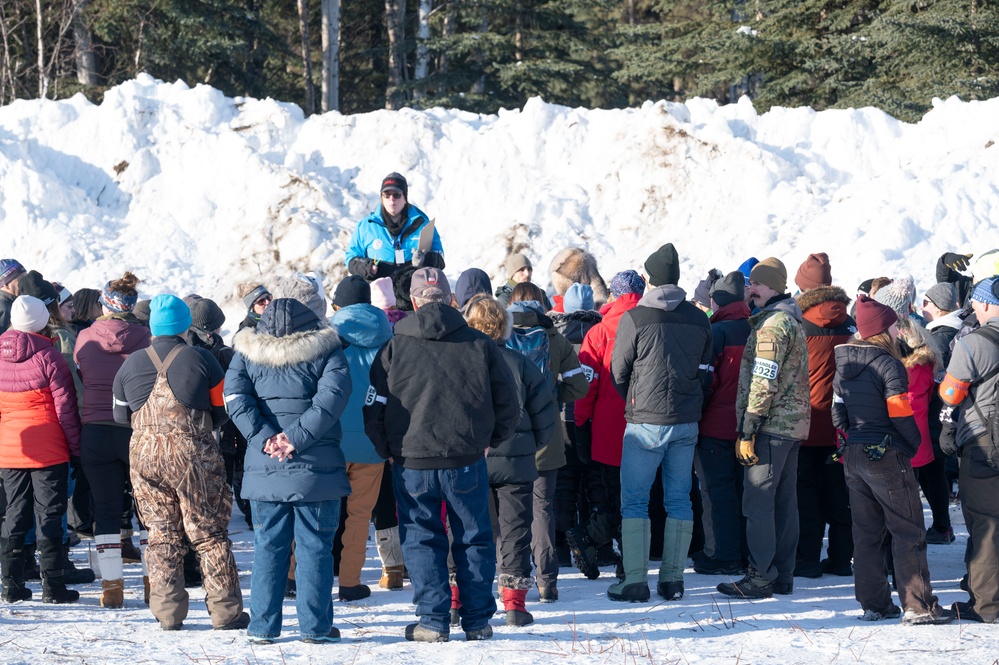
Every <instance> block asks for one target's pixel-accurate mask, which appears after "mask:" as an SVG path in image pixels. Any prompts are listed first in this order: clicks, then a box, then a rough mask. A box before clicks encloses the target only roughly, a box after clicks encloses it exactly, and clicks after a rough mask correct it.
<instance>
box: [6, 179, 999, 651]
mask: <svg viewBox="0 0 999 665" xmlns="http://www.w3.org/2000/svg"><path fill="white" fill-rule="evenodd" d="M408 195H409V187H408V183H407V181H406V179H405V177H403V176H402V175H400V174H398V173H392V174H389V175H388V176H386V178H385V179H383V181H382V184H381V189H380V196H381V206H380V207H379V208H378V209H377V210H375V211H374V212H373V213H372V214H371V215H370V216H368V217H367V218H366V219H364V220H363V221H362V222H360V223H359V224H358V225H357V228H356V230H355V234H354V238H353V239H352V241H351V243H350V246H349V248H348V250H347V272H348V274H347V276H346V277H345V278H344V279H342V280H341V281H339V282H338V283H336V284H335V285H333V286H332V288H331V289H329V291H328V292H329V299H327V295H326V294H327V290H326V288H325V287H324V280H323V278H322V277H321V275H319V274H318V273H301V272H298V273H294V274H292V275H288V276H285V277H283V278H281V279H278V280H276V281H275V282H274V283H273V284H270V283H268V284H265V283H246V284H241V285H239V286H238V288H237V294H238V297H239V298H240V299H241V300H242V303H243V305H244V306H245V307H246V317H245V318H244V320H243V321H242V322H241V323H240V324H239V330H238V332H237V333H236V334H235V335H234V337H233V338H232V345H231V346H227V345H226V344H225V343H224V341H223V340H222V338H221V336H220V331H221V329H222V328H223V326H224V324H225V316H224V314H223V313H222V310H221V308H220V307H219V306H218V305H217V304H216V303H215V302H214V301H213V300H211V299H209V298H204V297H201V296H199V295H196V294H191V295H187V296H186V297H184V298H181V297H179V296H178V295H175V294H161V295H156V296H155V297H153V298H152V299H150V300H140V299H139V284H140V281H139V279H138V278H137V277H136V276H135V275H134V274H132V273H131V272H126V273H125V274H124V275H123V276H121V277H118V278H115V279H112V280H110V281H109V282H107V284H105V286H104V287H103V288H102V289H92V288H83V289H80V290H79V291H76V292H75V293H71V292H70V291H69V289H68V288H66V287H65V286H63V285H61V284H60V283H58V282H53V281H49V280H46V279H45V278H44V276H43V275H42V274H40V273H39V272H38V271H36V270H26V269H25V267H23V266H22V265H21V263H19V262H18V261H17V260H15V259H2V260H0V332H2V334H0V479H2V484H3V491H2V492H0V501H2V506H0V509H2V514H3V526H2V532H0V536H2V541H0V568H2V583H3V592H2V598H3V601H5V602H19V601H27V600H31V599H32V597H33V592H32V590H31V589H30V588H29V587H28V584H27V582H28V581H29V580H32V579H40V580H41V588H42V601H43V602H46V603H72V602H75V601H77V600H78V598H79V593H78V592H77V591H75V590H73V589H70V588H69V587H70V586H73V585H77V584H88V583H92V582H94V581H95V578H96V575H95V571H93V570H89V569H80V568H77V567H76V566H75V565H74V564H73V562H72V561H71V559H70V558H69V554H68V553H69V548H70V547H71V546H72V544H73V543H74V540H76V539H78V538H80V537H87V538H93V540H94V546H95V549H96V552H97V557H96V561H97V567H98V571H97V572H98V573H99V576H100V579H101V595H100V604H101V606H102V607H106V608H118V607H122V605H123V602H124V581H123V578H124V575H123V565H131V564H136V565H141V566H142V570H143V581H144V588H143V598H144V600H145V602H146V603H147V604H148V605H149V608H150V611H151V612H152V614H153V616H154V617H155V618H156V620H157V621H158V622H159V625H160V627H161V628H162V629H163V630H178V629H181V628H182V627H183V622H184V620H185V619H186V617H187V615H188V609H189V608H188V605H189V603H188V594H187V591H186V588H188V587H191V586H195V585H203V586H204V589H205V592H206V604H207V607H208V611H209V614H210V616H211V622H212V626H213V628H215V629H216V630H235V629H244V628H245V629H246V631H247V636H248V638H249V639H250V640H251V642H254V643H257V644H269V643H272V642H273V641H274V640H275V639H276V638H277V637H279V636H280V635H281V632H282V608H283V604H284V602H285V599H286V598H294V602H295V606H296V610H297V617H298V627H299V636H300V638H301V639H302V640H303V641H305V642H310V643H317V644H321V643H329V642H337V641H339V639H340V632H339V630H338V629H337V627H336V626H335V625H334V617H333V612H334V605H333V600H334V596H333V589H334V585H335V584H336V585H337V590H336V594H337V598H338V599H339V600H340V601H345V602H351V601H358V600H362V599H364V598H367V597H368V596H370V594H371V589H370V587H369V586H368V585H367V584H365V583H364V580H363V579H362V576H363V564H364V561H365V557H366V551H367V542H368V539H369V533H370V530H371V524H372V522H373V523H374V537H375V544H376V547H377V551H378V555H379V558H380V559H381V563H382V574H381V577H380V579H379V580H378V582H377V583H378V585H379V586H381V587H382V588H385V589H392V590H398V589H403V588H404V587H405V579H406V578H408V579H409V582H410V584H411V587H412V592H413V601H414V603H415V606H416V615H417V621H416V622H414V623H412V624H410V625H409V626H407V627H406V629H405V638H406V639H408V640H413V641H420V642H442V641H447V640H448V639H450V635H451V632H452V628H454V627H460V628H461V630H462V631H463V632H464V634H465V638H466V639H467V640H483V639H489V638H490V637H491V636H492V628H491V627H490V623H489V622H490V620H491V619H492V618H493V616H494V614H495V613H496V611H497V604H496V600H497V598H498V599H500V600H501V602H502V604H503V610H504V612H505V621H506V624H507V625H510V626H525V625H529V624H531V623H532V622H533V616H532V614H531V613H530V611H529V609H528V598H529V596H528V594H529V593H530V592H531V591H532V590H533V589H535V588H536V589H537V596H536V598H537V599H538V601H540V602H541V603H554V602H557V601H558V599H559V593H558V576H559V571H560V569H566V568H578V570H579V571H580V572H582V573H583V575H584V576H585V577H587V578H588V579H591V580H595V579H597V578H599V577H600V575H601V574H602V571H601V567H604V568H608V567H613V568H614V573H613V574H614V576H615V577H616V578H617V579H616V580H615V581H614V583H613V584H611V585H610V586H609V587H608V588H607V591H606V595H607V598H608V600H610V601H628V602H639V603H642V602H648V601H649V599H650V597H651V592H650V588H649V585H648V573H649V566H650V562H651V561H653V560H658V561H659V564H658V578H657V583H656V587H655V589H656V592H657V594H658V595H659V596H660V597H661V598H663V599H664V600H665V601H668V602H678V601H681V600H682V599H683V597H684V591H685V590H684V575H685V570H687V569H688V568H691V567H692V569H693V571H694V572H695V573H697V574H701V575H719V576H724V577H727V578H728V579H729V580H730V581H727V582H722V583H720V584H718V586H717V589H718V591H719V592H720V593H722V594H726V595H728V596H733V597H736V598H749V599H753V598H768V597H770V596H772V595H773V594H783V595H788V594H792V593H793V592H794V579H795V577H808V578H814V577H821V576H823V575H835V576H843V577H850V576H852V577H854V580H855V588H856V598H857V601H858V602H859V603H860V606H861V610H862V614H861V615H860V618H861V619H862V620H864V621H879V620H886V619H895V618H899V617H901V621H902V623H904V624H909V625H919V624H939V623H946V622H949V621H952V620H954V619H955V618H960V619H962V620H967V621H978V622H983V623H995V622H996V620H997V613H999V575H997V573H996V571H997V570H999V445H997V443H999V412H997V410H996V400H997V398H999V250H993V251H990V252H986V253H984V254H981V255H979V256H977V257H976V256H974V255H972V254H966V255H964V254H956V253H947V254H945V255H943V256H942V257H940V260H939V262H938V265H937V273H936V274H937V283H935V284H933V285H930V287H929V288H927V289H926V290H925V292H924V293H925V295H924V297H923V298H922V300H921V305H922V306H921V307H919V306H918V303H919V302H920V301H919V300H918V299H917V293H918V292H917V290H916V287H915V284H914V282H913V280H912V278H911V277H909V276H907V275H900V276H893V277H887V276H886V277H875V278H872V279H870V280H867V281H865V282H864V283H862V284H861V285H860V286H859V287H858V289H857V294H856V298H855V299H854V298H851V297H850V296H849V295H848V294H847V292H846V291H845V290H844V289H843V288H841V287H839V286H835V285H834V284H833V279H832V270H831V266H830V262H829V257H828V256H827V255H826V254H824V253H816V254H812V255H810V256H809V257H808V258H807V259H806V260H805V261H804V262H803V263H802V264H801V266H800V267H799V268H798V270H797V273H796V274H795V275H794V278H793V285H794V286H795V287H797V289H796V293H795V294H794V295H792V293H791V289H790V288H789V286H790V285H789V283H788V272H787V270H786V268H785V265H784V264H783V263H782V262H781V260H780V259H779V258H776V257H768V258H765V259H763V260H762V261H758V260H756V259H755V258H751V259H748V260H747V261H746V262H745V263H743V264H742V265H741V266H739V268H738V269H736V270H732V271H729V272H727V273H726V272H723V271H720V270H717V269H712V270H711V271H709V272H708V275H707V277H706V278H705V279H703V280H701V282H700V283H699V284H698V287H697V288H696V289H695V290H694V293H693V295H692V296H690V295H688V294H687V293H686V292H685V291H684V290H683V289H681V288H680V287H679V286H678V282H679V280H680V266H681V260H680V257H679V255H678V252H677V248H676V247H675V246H674V245H673V244H672V243H668V244H665V245H663V246H662V247H660V248H659V249H657V250H656V251H654V252H652V253H651V254H650V255H649V256H648V257H647V258H645V260H644V261H642V262H641V263H640V265H636V266H635V268H634V269H631V270H625V271H622V272H619V273H617V274H616V275H614V276H613V278H612V279H610V281H609V282H605V281H604V279H603V278H602V277H601V276H600V274H599V272H598V270H597V265H596V261H595V260H594V259H593V257H592V256H591V255H590V254H588V253H587V252H586V251H585V249H581V248H567V249H566V250H564V251H562V252H559V253H558V254H557V255H556V256H555V257H554V259H553V261H552V263H551V267H550V279H551V283H552V285H553V292H551V293H546V292H545V291H544V290H542V289H541V288H540V287H539V286H537V285H536V284H535V283H534V281H533V277H534V267H533V265H532V263H531V261H530V258H529V257H528V256H527V255H525V254H523V253H519V252H517V253H512V254H511V255H510V256H509V257H508V259H507V261H506V273H507V277H508V279H507V281H506V282H504V283H502V284H500V285H498V287H497V288H495V290H494V289H493V285H492V284H491V282H490V278H489V275H488V274H487V273H486V272H485V271H484V270H482V269H480V268H476V267H469V268H467V269H465V270H464V271H462V272H461V273H460V276H458V278H457V280H456V281H455V282H454V286H452V283H451V281H449V280H448V278H447V277H446V275H445V273H444V268H445V261H444V248H443V245H442V243H441V238H440V236H439V234H438V232H437V231H436V229H434V226H433V220H431V219H429V218H428V217H427V215H426V214H425V213H423V212H422V211H421V210H419V209H418V208H417V207H416V206H414V205H411V204H410V203H409V200H408ZM330 308H331V309H332V312H331V311H329V310H330ZM331 313H332V316H330V314H331ZM954 482H957V483H958V487H959V493H960V500H961V507H962V510H963V512H964V516H965V522H966V525H967V527H968V532H969V539H968V546H967V548H966V552H965V554H964V559H965V562H966V563H967V575H966V576H965V579H964V580H963V581H962V588H963V589H965V590H966V591H968V594H969V598H968V600H967V601H965V602H959V603H955V604H954V605H953V606H952V607H951V608H944V607H941V606H940V605H939V603H938V602H937V598H936V597H935V596H934V595H933V591H932V588H931V583H930V571H929V568H928V565H927V557H926V545H927V543H935V544H949V543H952V542H953V541H954V531H953V528H952V527H951V524H950V518H949V510H948V508H949V505H950V502H951V499H952V488H953V485H954ZM921 495H922V498H921ZM923 498H925V501H926V502H927V504H928V505H929V507H930V510H931V512H932V523H931V524H930V525H929V526H927V525H925V524H924V520H923V509H922V501H923ZM234 502H235V504H236V506H237V507H238V509H239V510H240V511H241V512H242V513H243V515H244V516H245V519H246V521H247V524H248V525H249V526H250V527H251V528H252V529H253V532H254V556H253V564H252V574H251V585H250V604H249V612H246V611H244V605H243V599H242V594H241V591H240V586H239V578H238V573H237V570H236V563H235V559H234V557H233V554H232V547H231V542H230V540H229V537H228V526H229V521H230V519H231V516H232V507H233V503H234ZM136 530H138V534H139V546H138V548H136V547H135V545H134V542H133V540H132V539H133V536H134V534H135V531H136ZM827 532H828V541H827V543H828V544H827V547H826V555H825V557H824V558H823V555H822V551H823V542H824V541H825V539H826V535H827ZM36 552H37V554H38V556H39V558H38V561H37V562H36V559H35V556H36ZM739 575H741V576H742V577H741V578H739V579H735V578H736V577H738V576H739ZM893 588H894V589H896V590H897V598H898V604H895V602H894V601H893V599H892V589H893ZM531 598H532V599H533V598H534V596H531Z"/></svg>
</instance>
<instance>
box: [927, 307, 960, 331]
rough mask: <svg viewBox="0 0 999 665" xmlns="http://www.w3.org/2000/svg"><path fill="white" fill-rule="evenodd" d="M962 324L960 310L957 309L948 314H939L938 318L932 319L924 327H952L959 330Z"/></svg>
mask: <svg viewBox="0 0 999 665" xmlns="http://www.w3.org/2000/svg"><path fill="white" fill-rule="evenodd" d="M962 325H964V320H963V319H962V318H961V310H959V309H958V310H954V311H953V312H951V313H950V314H945V315H944V316H941V317H940V318H939V319H933V320H932V321H930V322H929V323H927V324H926V329H927V330H934V329H936V328H953V329H954V330H960V329H961V326H962Z"/></svg>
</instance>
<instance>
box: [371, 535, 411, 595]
mask: <svg viewBox="0 0 999 665" xmlns="http://www.w3.org/2000/svg"><path fill="white" fill-rule="evenodd" d="M375 544H376V547H377V548H378V557H379V558H380V559H381V560H382V578H381V579H380V580H378V586H380V587H381V588H383V589H401V588H402V576H403V572H404V571H403V564H402V542H401V541H400V540H399V527H397V526H394V527H392V528H391V529H378V530H377V531H375Z"/></svg>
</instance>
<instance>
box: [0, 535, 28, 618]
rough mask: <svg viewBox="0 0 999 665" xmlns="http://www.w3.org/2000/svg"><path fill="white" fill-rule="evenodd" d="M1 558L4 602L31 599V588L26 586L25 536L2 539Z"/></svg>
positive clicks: (0, 543) (0, 541) (0, 545)
mask: <svg viewBox="0 0 999 665" xmlns="http://www.w3.org/2000/svg"><path fill="white" fill-rule="evenodd" d="M0 559H2V561H0V567H2V568H3V578H2V582H3V600H4V602H6V603H16V602H18V601H21V600H31V589H29V588H27V587H26V586H24V537H23V536H22V537H20V538H4V539H3V540H0Z"/></svg>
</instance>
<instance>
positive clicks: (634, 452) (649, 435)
mask: <svg viewBox="0 0 999 665" xmlns="http://www.w3.org/2000/svg"><path fill="white" fill-rule="evenodd" d="M696 444H697V423H680V424H677V425H636V424H632V423H628V426H627V427H625V430H624V448H623V450H622V453H621V517H622V518H625V519H643V520H647V519H649V489H650V488H651V487H652V483H653V482H654V481H655V479H656V469H658V468H659V467H660V466H662V468H663V505H664V506H665V508H666V513H667V514H668V515H669V516H670V517H672V518H674V519H678V520H693V519H694V510H693V509H692V508H691V507H690V482H691V473H690V471H691V468H692V467H693V465H694V446H695V445H696Z"/></svg>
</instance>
